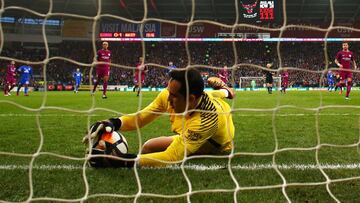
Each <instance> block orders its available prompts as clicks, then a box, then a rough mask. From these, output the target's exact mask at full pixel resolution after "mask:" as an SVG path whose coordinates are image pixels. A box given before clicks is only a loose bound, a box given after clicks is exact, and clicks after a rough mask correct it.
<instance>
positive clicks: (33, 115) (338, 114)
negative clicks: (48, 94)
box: [0, 112, 360, 117]
mask: <svg viewBox="0 0 360 203" xmlns="http://www.w3.org/2000/svg"><path fill="white" fill-rule="evenodd" d="M234 115H236V116H240V117H266V116H272V113H268V114H265V113H257V114H255V113H254V114H242V113H240V112H234ZM275 115H276V116H280V117H288V116H295V117H296V116H299V117H301V116H316V114H304V113H288V114H286V113H285V114H279V113H276V114H275ZM350 115H351V116H360V114H350V113H320V114H319V116H350ZM35 116H37V114H36V113H34V114H12V113H9V114H0V117H35ZM79 116H101V115H99V114H90V115H88V114H40V117H79Z"/></svg>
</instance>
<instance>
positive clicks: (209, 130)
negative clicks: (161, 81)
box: [85, 68, 235, 167]
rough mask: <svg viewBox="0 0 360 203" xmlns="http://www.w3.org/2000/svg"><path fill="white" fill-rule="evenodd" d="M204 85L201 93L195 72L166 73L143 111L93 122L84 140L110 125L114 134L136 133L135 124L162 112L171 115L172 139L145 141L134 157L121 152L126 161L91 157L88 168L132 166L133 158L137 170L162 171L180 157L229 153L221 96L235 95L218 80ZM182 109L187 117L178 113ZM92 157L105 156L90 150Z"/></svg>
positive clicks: (230, 129)
mask: <svg viewBox="0 0 360 203" xmlns="http://www.w3.org/2000/svg"><path fill="white" fill-rule="evenodd" d="M186 80H187V81H188V82H186ZM187 84H188V85H189V87H188V89H187V88H186V85H187ZM208 84H209V85H210V86H211V87H213V88H214V89H215V90H213V91H207V92H204V82H203V80H202V77H201V75H200V73H199V72H198V71H197V70H196V69H193V68H190V69H188V70H187V71H186V70H173V71H171V72H170V81H169V85H168V87H167V89H164V90H163V91H161V92H160V93H159V95H158V96H157V97H156V99H155V100H154V101H153V102H152V103H151V104H149V105H148V106H147V107H146V108H144V109H143V110H141V111H140V112H138V113H136V114H130V115H125V116H121V117H120V118H110V119H109V120H106V121H99V122H96V123H95V124H93V125H92V128H91V129H90V132H89V136H90V137H91V138H94V137H97V136H98V134H99V133H98V132H99V131H103V130H104V129H105V127H109V126H110V127H111V128H112V130H115V131H118V130H120V131H123V132H125V131H131V130H136V129H137V126H138V127H139V128H142V127H143V126H145V125H147V124H148V123H150V122H152V121H153V120H155V119H156V118H157V117H159V116H160V114H159V113H165V112H167V113H170V122H171V130H172V131H173V132H174V133H175V134H176V135H173V136H169V137H157V138H153V139H150V140H148V141H147V142H145V143H144V145H143V147H142V150H141V154H140V155H139V156H137V155H134V154H121V155H119V156H120V157H122V158H128V159H121V160H119V159H113V158H107V157H105V158H104V157H100V158H99V157H95V158H91V159H90V164H91V163H94V164H93V166H96V167H133V166H134V163H135V161H134V160H136V161H137V164H138V165H139V166H140V167H161V166H166V165H168V164H171V163H179V162H181V161H182V160H183V159H184V157H185V156H190V155H210V154H226V153H229V152H230V151H231V149H232V148H233V143H232V141H233V138H234V124H233V121H232V116H231V108H230V106H229V104H227V103H226V102H225V101H224V100H223V98H229V99H232V98H233V97H234V95H235V94H234V91H233V90H232V89H231V88H229V87H228V86H227V85H226V84H225V83H224V82H222V81H221V80H220V79H219V78H216V77H211V78H209V79H208ZM187 101H188V102H187ZM186 110H187V111H186ZM185 111H186V114H185V115H181V114H183V113H184V112H185ZM85 138H87V137H85ZM85 140H86V139H85ZM106 151H108V150H106ZM92 154H106V152H99V151H98V150H96V149H93V150H92ZM135 158H136V159H135ZM104 159H106V161H104Z"/></svg>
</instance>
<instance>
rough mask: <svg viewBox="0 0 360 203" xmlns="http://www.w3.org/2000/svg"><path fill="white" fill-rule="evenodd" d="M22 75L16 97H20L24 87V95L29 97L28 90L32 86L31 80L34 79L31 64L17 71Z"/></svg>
mask: <svg viewBox="0 0 360 203" xmlns="http://www.w3.org/2000/svg"><path fill="white" fill-rule="evenodd" d="M17 71H18V72H19V73H20V82H19V84H18V88H17V91H16V95H17V96H19V91H20V89H21V87H22V86H24V94H25V96H29V94H28V89H29V87H28V86H29V84H30V79H31V77H32V68H31V66H29V64H25V65H22V66H20V67H19V68H18V70H17Z"/></svg>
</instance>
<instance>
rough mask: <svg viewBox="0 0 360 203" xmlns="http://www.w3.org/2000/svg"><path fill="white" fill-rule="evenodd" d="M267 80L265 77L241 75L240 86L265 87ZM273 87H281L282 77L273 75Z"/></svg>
mask: <svg viewBox="0 0 360 203" xmlns="http://www.w3.org/2000/svg"><path fill="white" fill-rule="evenodd" d="M264 87H266V82H265V78H264V77H240V80H239V88H251V89H257V88H264ZM273 88H278V89H280V88H281V77H273Z"/></svg>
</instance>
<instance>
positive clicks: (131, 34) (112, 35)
mask: <svg viewBox="0 0 360 203" xmlns="http://www.w3.org/2000/svg"><path fill="white" fill-rule="evenodd" d="M99 36H100V37H101V38H140V37H141V35H140V33H137V32H100V33H99ZM143 37H144V38H155V37H158V35H157V34H156V33H155V32H145V33H144V35H143Z"/></svg>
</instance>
